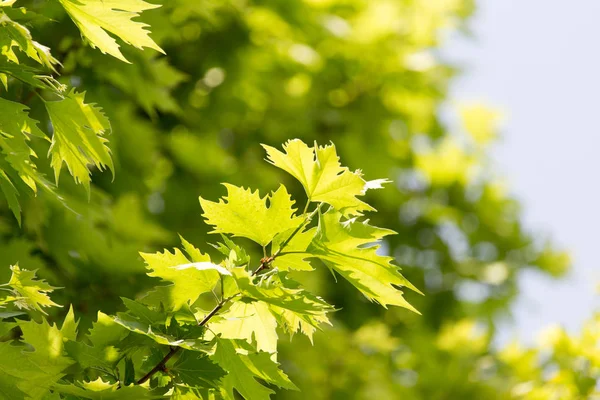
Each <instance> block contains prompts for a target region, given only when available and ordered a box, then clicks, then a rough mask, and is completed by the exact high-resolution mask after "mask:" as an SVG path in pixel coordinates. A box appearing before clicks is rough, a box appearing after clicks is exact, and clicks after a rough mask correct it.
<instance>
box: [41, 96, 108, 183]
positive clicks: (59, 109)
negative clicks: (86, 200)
mask: <svg viewBox="0 0 600 400" xmlns="http://www.w3.org/2000/svg"><path fill="white" fill-rule="evenodd" d="M84 97H85V94H84V93H75V91H71V93H69V94H68V95H67V96H66V97H65V98H64V99H63V100H60V101H49V102H46V103H45V104H46V109H47V110H48V114H49V115H50V120H51V121H52V127H53V128H54V134H53V135H52V145H51V146H50V154H51V155H52V168H53V169H54V176H55V179H56V182H57V183H58V178H59V175H60V171H61V169H62V164H63V162H64V163H65V164H67V168H68V169H69V172H70V173H71V175H73V177H74V178H75V181H76V182H78V183H81V184H83V185H84V186H85V188H86V190H87V191H88V192H89V190H90V181H91V177H90V174H91V172H90V169H89V167H88V164H93V165H95V166H96V167H97V168H98V169H99V170H103V169H105V168H107V167H108V168H109V169H110V170H111V171H113V174H114V166H113V161H112V158H111V156H110V150H109V148H108V147H107V146H106V142H107V139H106V138H105V137H104V135H105V134H107V133H109V132H110V122H109V121H108V118H106V116H105V115H104V114H103V113H102V111H101V109H100V108H98V107H95V106H94V104H86V103H85V101H84V100H85V98H84Z"/></svg>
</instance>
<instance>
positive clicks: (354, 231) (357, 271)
mask: <svg viewBox="0 0 600 400" xmlns="http://www.w3.org/2000/svg"><path fill="white" fill-rule="evenodd" d="M343 218H344V217H343V215H342V213H340V212H338V211H335V210H329V211H328V212H326V213H324V214H321V215H320V216H319V226H318V232H317V235H316V236H315V239H314V241H313V243H312V244H311V245H310V247H309V249H308V251H309V252H311V253H312V254H313V255H315V256H317V257H318V258H319V259H321V260H322V261H323V262H324V263H325V264H326V265H327V266H328V267H329V268H331V269H333V270H334V271H337V272H338V273H339V274H340V275H342V276H343V277H344V278H346V279H347V280H348V281H349V282H350V283H351V284H352V285H354V286H355V287H356V288H357V289H358V290H360V291H361V292H362V293H363V294H364V295H365V296H366V297H367V298H368V299H369V300H372V301H376V302H378V303H380V304H381V305H383V306H384V307H385V306H387V305H388V304H390V305H395V306H400V307H405V308H408V309H410V310H412V311H415V312H417V313H418V311H417V310H416V309H415V308H414V307H413V306H411V305H410V304H409V303H408V302H407V301H406V300H405V299H404V297H403V295H402V292H401V291H400V290H399V289H398V288H397V287H403V286H404V287H408V288H410V289H412V290H415V291H417V292H419V290H418V289H416V288H415V287H414V286H413V285H412V284H411V283H410V282H408V281H407V280H406V278H404V277H403V276H402V274H400V272H399V269H398V267H397V266H395V265H393V264H392V263H391V262H392V260H393V259H392V258H391V257H388V256H383V255H379V254H377V249H379V245H378V244H376V243H377V242H378V241H379V240H380V239H381V238H383V237H384V236H387V235H391V234H394V233H395V232H394V231H391V230H389V229H383V228H377V227H375V226H371V225H369V224H368V221H363V222H361V221H357V220H356V219H355V218H353V219H348V220H343ZM419 293H420V292H419Z"/></svg>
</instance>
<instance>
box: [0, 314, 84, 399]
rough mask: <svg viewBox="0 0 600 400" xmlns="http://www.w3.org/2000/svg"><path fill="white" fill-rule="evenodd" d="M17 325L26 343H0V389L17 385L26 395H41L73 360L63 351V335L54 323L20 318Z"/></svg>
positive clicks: (11, 388)
mask: <svg viewBox="0 0 600 400" xmlns="http://www.w3.org/2000/svg"><path fill="white" fill-rule="evenodd" d="M19 326H20V328H21V330H22V332H23V340H24V341H25V342H26V343H27V345H26V346H12V345H11V344H10V343H9V342H2V343H0V354H2V357H0V377H2V378H0V393H7V392H8V393H11V392H12V391H14V389H15V386H16V387H17V388H18V389H19V390H22V391H23V392H25V393H27V396H29V397H28V398H31V399H41V398H42V397H43V396H44V395H45V394H47V393H48V391H49V389H50V388H51V387H52V386H53V385H54V384H55V383H56V382H57V381H58V380H59V379H61V378H62V377H63V376H64V375H65V374H66V372H65V369H66V368H67V367H69V366H70V365H71V364H73V362H72V361H71V360H70V359H69V358H67V357H65V356H64V354H63V353H64V351H63V350H64V349H63V340H64V336H63V333H62V332H61V330H59V329H58V328H57V327H56V326H51V325H49V324H48V322H47V321H46V320H45V319H43V320H42V323H40V324H38V323H36V322H34V321H20V322H19ZM4 378H7V379H4ZM11 380H12V382H13V385H11V384H10V381H11ZM7 381H8V382H7ZM9 398H11V397H9ZM12 398H15V397H12ZM16 398H19V397H16Z"/></svg>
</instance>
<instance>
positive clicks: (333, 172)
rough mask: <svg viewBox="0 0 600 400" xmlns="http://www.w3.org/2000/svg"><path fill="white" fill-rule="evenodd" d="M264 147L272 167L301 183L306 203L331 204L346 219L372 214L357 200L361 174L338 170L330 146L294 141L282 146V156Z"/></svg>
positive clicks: (360, 186) (367, 206)
mask: <svg viewBox="0 0 600 400" xmlns="http://www.w3.org/2000/svg"><path fill="white" fill-rule="evenodd" d="M263 147H264V148H265V150H266V151H267V160H268V161H269V162H270V163H271V164H273V165H275V166H276V167H279V168H281V169H283V170H284V171H286V172H288V173H290V174H291V175H292V176H294V177H295V178H296V179H298V180H299V181H300V183H302V186H304V190H305V191H306V195H307V196H308V199H309V201H314V202H324V203H327V204H330V205H332V206H333V207H334V208H335V209H336V210H340V211H342V212H344V214H345V215H353V214H360V213H361V211H369V210H373V208H372V207H371V206H369V205H368V204H366V203H364V202H363V201H361V200H359V199H357V198H356V196H360V195H362V194H364V191H365V184H366V182H365V180H364V179H363V178H362V174H361V173H360V171H355V172H352V171H350V170H349V169H348V168H346V167H342V166H341V164H340V161H339V157H338V155H337V153H336V150H335V146H334V145H333V144H331V145H328V146H317V145H316V144H315V146H314V147H308V146H307V145H306V143H304V142H303V141H301V140H299V139H294V140H290V141H288V142H287V143H286V144H284V145H283V150H284V151H285V153H283V152H281V151H279V150H277V149H275V148H274V147H271V146H267V145H263Z"/></svg>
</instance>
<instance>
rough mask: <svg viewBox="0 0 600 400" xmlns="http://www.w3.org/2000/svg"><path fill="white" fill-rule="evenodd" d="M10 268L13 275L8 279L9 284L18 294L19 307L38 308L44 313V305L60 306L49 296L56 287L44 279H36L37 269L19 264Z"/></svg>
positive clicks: (16, 300)
mask: <svg viewBox="0 0 600 400" xmlns="http://www.w3.org/2000/svg"><path fill="white" fill-rule="evenodd" d="M10 269H11V271H12V276H11V277H10V280H9V281H8V286H10V287H11V288H12V289H13V290H14V292H15V294H16V299H15V304H16V306H17V307H19V308H24V309H27V310H37V311H39V312H41V313H42V314H46V312H45V311H44V309H43V307H52V306H58V304H56V303H55V302H53V301H52V300H51V299H50V297H49V296H48V293H50V292H52V291H53V290H54V289H56V288H55V287H53V286H50V285H49V284H48V283H46V281H44V280H43V279H36V273H35V271H27V270H25V269H21V268H19V266H18V265H13V266H11V267H10Z"/></svg>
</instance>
